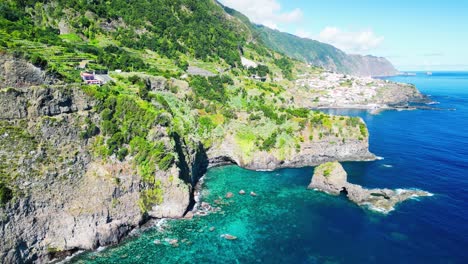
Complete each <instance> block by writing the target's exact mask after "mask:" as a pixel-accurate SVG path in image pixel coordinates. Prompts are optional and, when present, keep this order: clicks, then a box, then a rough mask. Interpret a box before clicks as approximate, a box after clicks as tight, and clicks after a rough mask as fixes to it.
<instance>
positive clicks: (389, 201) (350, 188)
mask: <svg viewBox="0 0 468 264" xmlns="http://www.w3.org/2000/svg"><path fill="white" fill-rule="evenodd" d="M347 176H348V175H347V173H346V171H345V170H344V169H343V166H341V164H340V163H339V162H328V163H324V164H322V165H320V166H318V167H316V168H315V171H314V175H313V177H312V181H311V183H310V184H309V187H308V188H309V189H316V190H319V191H323V192H326V193H328V194H332V195H340V194H344V195H346V196H347V197H348V199H349V200H351V201H352V202H354V203H356V204H358V205H360V206H365V207H367V208H369V209H370V210H373V211H378V212H382V213H385V214H386V213H389V212H391V211H393V210H394V209H395V205H397V204H398V203H400V202H403V201H406V200H408V199H411V198H415V197H422V196H431V195H432V194H431V193H428V192H425V191H421V190H414V189H396V190H390V189H366V188H363V187H362V186H360V185H357V184H352V183H349V182H348V180H347V178H348V177H347Z"/></svg>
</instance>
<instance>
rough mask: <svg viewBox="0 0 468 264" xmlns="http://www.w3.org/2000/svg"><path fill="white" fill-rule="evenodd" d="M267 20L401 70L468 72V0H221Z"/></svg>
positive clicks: (270, 23)
mask: <svg viewBox="0 0 468 264" xmlns="http://www.w3.org/2000/svg"><path fill="white" fill-rule="evenodd" d="M221 2H222V3H224V4H225V5H227V6H230V7H233V8H235V9H237V10H239V11H241V12H242V13H244V14H246V15H247V16H248V17H249V18H250V19H251V20H253V21H255V22H256V23H260V24H265V25H267V26H270V27H274V28H277V29H279V30H281V31H287V32H289V33H293V34H296V35H299V36H301V37H309V38H312V39H317V40H320V41H323V42H327V43H330V44H333V45H335V46H337V47H338V48H341V49H343V50H345V51H346V52H348V53H358V54H372V55H377V56H384V57H387V58H388V59H389V60H390V61H391V62H392V63H393V64H394V65H395V66H396V67H397V68H398V69H399V70H402V71H404V70H468V1H465V0H457V1H455V0H445V1H432V0H425V1H422V0H409V1H408V0H407V1H403V0H393V1H380V0H374V1H371V0H356V1H352V0H351V1H350V0H347V1H346V0H325V1H324V0H321V1H314V0H296V1H292V0H289V1H287V0H256V1H252V0H221Z"/></svg>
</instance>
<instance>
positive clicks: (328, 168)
mask: <svg viewBox="0 0 468 264" xmlns="http://www.w3.org/2000/svg"><path fill="white" fill-rule="evenodd" d="M317 168H318V169H320V170H322V172H323V176H324V177H330V175H331V173H332V171H333V169H334V168H335V163H334V162H327V163H325V164H322V165H320V166H319V167H317Z"/></svg>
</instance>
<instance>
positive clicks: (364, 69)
mask: <svg viewBox="0 0 468 264" xmlns="http://www.w3.org/2000/svg"><path fill="white" fill-rule="evenodd" d="M344 64H345V65H346V67H347V68H348V69H349V73H350V74H353V75H357V76H372V77H382V76H394V75H398V73H399V72H398V70H397V69H395V67H394V66H393V65H392V63H391V62H390V61H388V60H387V59H386V58H383V57H375V56H370V55H367V56H362V55H348V58H347V60H345V62H344Z"/></svg>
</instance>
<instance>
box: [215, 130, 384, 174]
mask: <svg viewBox="0 0 468 264" xmlns="http://www.w3.org/2000/svg"><path fill="white" fill-rule="evenodd" d="M330 141H336V143H335V144H330ZM300 147H301V148H300V150H299V151H297V152H294V153H293V154H292V155H289V156H286V157H284V158H282V159H280V158H278V157H277V156H278V155H276V154H277V153H274V152H267V151H260V150H258V151H255V152H254V153H252V154H251V158H250V159H247V158H246V155H245V154H244V153H242V152H241V151H239V146H238V144H237V143H236V142H235V140H234V139H233V138H229V137H226V138H225V139H224V140H223V142H222V143H221V145H220V146H217V147H216V148H211V149H210V150H209V151H208V153H207V154H208V157H209V160H210V166H217V165H225V164H237V165H239V166H241V167H243V168H247V169H251V170H276V169H280V168H299V167H304V166H316V165H319V164H321V163H324V162H329V161H334V160H339V161H369V160H375V155H374V154H372V153H371V152H369V142H368V138H364V139H363V140H359V139H351V138H350V139H347V140H346V141H345V142H343V141H341V140H337V139H335V138H324V139H323V140H322V141H315V142H304V143H302V144H301V146H300Z"/></svg>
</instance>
